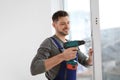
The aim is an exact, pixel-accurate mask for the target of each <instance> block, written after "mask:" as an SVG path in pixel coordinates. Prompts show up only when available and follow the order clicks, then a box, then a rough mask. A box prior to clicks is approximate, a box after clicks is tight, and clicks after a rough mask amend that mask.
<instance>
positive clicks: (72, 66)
mask: <svg viewBox="0 0 120 80" xmlns="http://www.w3.org/2000/svg"><path fill="white" fill-rule="evenodd" d="M77 66H78V63H77V62H76V61H74V60H70V61H68V62H67V69H70V70H77Z"/></svg>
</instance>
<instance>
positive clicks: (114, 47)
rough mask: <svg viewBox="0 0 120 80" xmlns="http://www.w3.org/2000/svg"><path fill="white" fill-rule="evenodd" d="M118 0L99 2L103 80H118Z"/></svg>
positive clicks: (119, 49)
mask: <svg viewBox="0 0 120 80" xmlns="http://www.w3.org/2000/svg"><path fill="white" fill-rule="evenodd" d="M119 3H120V0H99V8H100V31H101V42H102V44H101V45H102V67H103V69H102V73H103V80H120V10H119V7H120V5H119Z"/></svg>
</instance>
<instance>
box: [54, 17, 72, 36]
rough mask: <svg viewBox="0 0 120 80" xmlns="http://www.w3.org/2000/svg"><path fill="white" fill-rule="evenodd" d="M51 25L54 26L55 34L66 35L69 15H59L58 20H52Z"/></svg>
mask: <svg viewBox="0 0 120 80" xmlns="http://www.w3.org/2000/svg"><path fill="white" fill-rule="evenodd" d="M53 26H54V27H55V30H56V33H57V34H59V35H63V36H66V35H68V33H69V29H70V21H69V17H68V16H66V17H60V18H59V19H58V21H55V22H53Z"/></svg>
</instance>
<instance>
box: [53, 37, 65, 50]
mask: <svg viewBox="0 0 120 80" xmlns="http://www.w3.org/2000/svg"><path fill="white" fill-rule="evenodd" d="M51 39H52V40H53V41H54V43H55V44H56V45H57V47H58V49H59V51H60V52H63V47H62V46H61V45H60V43H59V42H58V41H57V40H56V39H55V38H54V37H51Z"/></svg>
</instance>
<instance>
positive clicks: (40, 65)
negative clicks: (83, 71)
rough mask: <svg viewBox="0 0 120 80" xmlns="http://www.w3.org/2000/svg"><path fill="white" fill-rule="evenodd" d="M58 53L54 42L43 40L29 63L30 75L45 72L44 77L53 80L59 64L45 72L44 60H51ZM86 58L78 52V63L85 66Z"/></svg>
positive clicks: (49, 39)
mask: <svg viewBox="0 0 120 80" xmlns="http://www.w3.org/2000/svg"><path fill="white" fill-rule="evenodd" d="M52 37H54V38H55V39H56V40H57V41H58V42H59V43H60V45H61V46H62V47H63V42H62V41H61V40H60V39H59V38H58V37H57V36H55V35H54V36H52ZM60 53H61V52H60V51H59V49H58V47H57V45H56V44H55V43H54V41H53V40H52V39H51V38H47V39H45V40H44V41H43V42H42V44H41V45H40V47H39V48H38V51H37V54H36V56H35V57H34V59H33V61H32V63H31V74H32V75H37V74H40V73H43V72H45V75H46V77H47V78H48V79H50V80H53V79H54V78H55V76H56V75H57V73H58V71H59V69H60V64H58V65H57V66H55V67H53V68H52V69H51V70H49V71H46V69H45V64H44V60H45V59H48V58H51V57H53V56H55V55H57V54H60ZM86 58H87V57H86V56H85V55H84V54H83V53H81V52H80V51H78V62H79V63H81V64H83V65H87V63H86Z"/></svg>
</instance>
